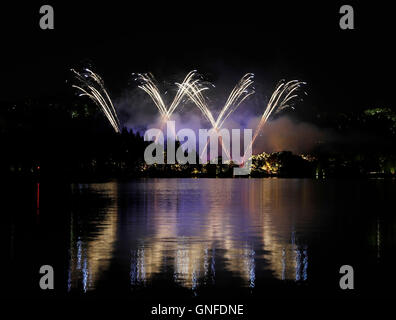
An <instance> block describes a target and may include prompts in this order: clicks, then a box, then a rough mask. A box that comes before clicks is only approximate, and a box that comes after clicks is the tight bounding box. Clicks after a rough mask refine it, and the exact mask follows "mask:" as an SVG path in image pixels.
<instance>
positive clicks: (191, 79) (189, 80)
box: [133, 70, 208, 122]
mask: <svg viewBox="0 0 396 320" xmlns="http://www.w3.org/2000/svg"><path fill="white" fill-rule="evenodd" d="M133 75H136V78H135V81H138V82H139V83H140V85H139V86H138V87H139V88H140V89H142V90H143V91H144V92H146V93H147V94H148V95H149V96H150V98H151V99H152V100H153V102H154V104H155V106H156V107H157V108H158V111H159V112H160V114H161V117H162V122H166V121H167V120H169V119H170V117H171V115H172V114H173V112H174V111H175V110H176V108H177V107H178V105H179V104H180V103H181V102H182V101H183V98H184V96H185V95H186V93H187V89H186V88H187V87H189V86H190V85H193V86H194V87H197V88H198V87H200V89H199V90H200V91H202V90H206V89H208V88H207V87H202V86H201V85H200V81H199V79H197V77H198V73H197V71H196V70H193V71H190V72H189V73H188V74H187V75H186V77H185V78H184V80H183V82H182V83H181V84H180V83H176V85H177V86H178V90H177V92H176V95H175V96H174V98H173V100H172V102H171V104H170V105H169V107H167V106H166V104H165V102H164V99H163V98H162V95H161V93H160V91H159V89H158V87H157V85H156V84H155V82H154V77H153V75H152V74H150V73H138V74H133Z"/></svg>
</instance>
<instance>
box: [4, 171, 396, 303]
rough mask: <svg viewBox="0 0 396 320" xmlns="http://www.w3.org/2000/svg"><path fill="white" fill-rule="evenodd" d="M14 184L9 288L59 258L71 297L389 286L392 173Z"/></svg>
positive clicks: (278, 293)
mask: <svg viewBox="0 0 396 320" xmlns="http://www.w3.org/2000/svg"><path fill="white" fill-rule="evenodd" d="M38 187H39V188H38ZM15 188H17V193H16V195H15V194H14V196H12V197H9V198H8V199H7V200H6V201H7V204H8V205H9V209H8V213H7V215H6V217H5V218H4V222H5V223H4V224H3V225H2V233H3V235H5V239H6V240H5V241H6V243H7V246H8V249H7V254H4V257H5V259H4V260H5V261H6V266H7V267H9V268H10V270H11V271H10V272H11V275H13V276H14V277H17V278H18V280H10V281H8V282H7V285H9V286H10V288H11V289H10V290H11V292H13V293H14V294H16V295H19V294H21V292H22V294H23V295H27V296H30V295H37V293H38V292H39V291H40V290H39V289H38V288H37V285H36V282H37V283H38V279H39V277H40V275H39V274H38V270H39V267H40V266H41V265H44V264H49V265H52V266H53V268H54V272H55V286H56V290H55V292H56V294H57V295H59V296H61V297H77V298H84V297H86V296H88V297H89V296H105V297H106V296H108V297H114V296H117V297H138V298H139V297H145V298H148V299H156V298H160V297H167V294H166V293H165V292H170V293H171V295H172V297H179V298H180V297H182V298H186V299H190V298H192V299H193V298H194V297H200V298H207V299H214V300H215V299H216V298H217V297H219V295H221V296H222V297H230V298H237V297H243V298H246V299H250V298H252V299H254V298H257V297H261V296H268V297H294V296H296V295H297V296H302V297H315V296H317V295H320V296H323V297H361V296H364V297H366V296H376V297H377V296H378V295H381V294H382V293H383V294H384V295H385V293H386V290H387V289H389V288H392V286H393V285H394V284H395V275H394V270H395V267H396V264H395V261H394V257H393V256H394V252H395V251H394V250H395V247H396V237H395V230H396V218H395V216H396V215H395V212H394V209H390V208H392V206H394V201H395V200H394V199H395V194H396V183H395V181H394V180H375V179H373V180H311V179H245V178H241V179H140V180H132V181H109V182H105V183H87V184H77V183H73V184H71V185H70V184H53V183H49V182H47V183H46V182H41V183H40V186H39V185H38V184H36V183H33V184H30V185H29V186H26V187H25V188H21V186H20V185H18V186H15ZM37 198H38V199H37ZM22 200H23V201H22ZM342 265H351V266H352V267H353V268H354V271H355V277H354V278H355V280H354V284H355V288H356V289H355V290H350V291H348V290H346V291H344V290H341V289H340V287H339V279H340V277H341V275H340V273H339V270H340V267H341V266H342ZM16 274H18V275H16ZM11 279H12V276H11ZM15 283H18V289H17V290H16V289H12V287H13V285H14V284H15ZM40 294H43V295H45V296H48V295H49V293H48V291H47V292H46V293H45V294H44V293H40ZM167 298H169V296H168V297H167Z"/></svg>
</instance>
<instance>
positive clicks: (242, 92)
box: [179, 73, 254, 159]
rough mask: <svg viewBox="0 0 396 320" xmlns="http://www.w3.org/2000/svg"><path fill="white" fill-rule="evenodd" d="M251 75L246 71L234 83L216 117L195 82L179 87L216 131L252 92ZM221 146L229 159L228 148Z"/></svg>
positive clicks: (252, 75)
mask: <svg viewBox="0 0 396 320" xmlns="http://www.w3.org/2000/svg"><path fill="white" fill-rule="evenodd" d="M253 77H254V74H252V73H247V74H245V75H244V76H243V77H242V78H241V79H240V80H239V82H238V83H237V84H236V85H235V87H234V88H233V89H232V91H231V93H230V95H229V96H228V98H227V100H226V103H225V104H224V106H223V108H222V109H221V111H220V113H219V115H218V116H217V119H215V118H214V117H213V114H212V112H211V111H210V109H209V107H208V106H207V103H206V100H205V97H204V96H203V94H202V91H203V89H202V88H200V87H198V86H197V85H196V83H194V82H191V83H184V84H180V85H179V88H180V87H182V86H184V88H185V90H186V93H187V95H188V96H189V98H190V100H191V101H193V102H194V103H195V105H196V106H197V107H198V108H199V109H200V110H201V111H202V113H203V115H204V116H205V118H206V119H207V120H208V121H209V122H210V124H211V125H212V129H214V130H215V131H216V132H217V133H218V132H219V131H220V129H221V128H222V126H223V124H224V122H225V121H226V120H227V118H228V117H229V116H230V115H231V113H233V112H234V111H235V110H236V109H237V108H238V107H239V106H240V105H241V103H242V102H243V101H245V100H246V99H247V98H248V97H249V96H250V95H252V94H253V93H254V90H253V88H252V85H253ZM207 145H208V143H206V146H205V148H204V150H203V151H202V153H204V152H206V148H207ZM222 148H223V150H224V151H225V153H226V155H227V157H228V159H230V154H229V150H227V148H226V147H225V146H224V145H223V144H222ZM201 157H202V155H201Z"/></svg>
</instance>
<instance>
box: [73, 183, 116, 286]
mask: <svg viewBox="0 0 396 320" xmlns="http://www.w3.org/2000/svg"><path fill="white" fill-rule="evenodd" d="M85 188H87V186H86V185H77V190H78V191H81V190H84V189H85ZM89 188H90V189H91V190H92V191H94V192H98V193H99V194H102V193H104V194H106V196H109V197H111V198H112V199H113V200H114V201H117V183H115V182H111V183H106V184H90V185H89ZM115 208H116V205H115V206H114V207H107V208H106V207H105V208H104V209H103V208H100V209H99V210H100V211H101V212H100V214H99V216H100V217H103V219H99V220H97V219H93V220H89V218H90V216H89V215H88V217H87V216H84V212H79V215H73V214H72V216H71V228H70V230H71V234H70V252H69V254H70V265H69V272H68V289H69V291H70V290H71V289H72V288H82V290H83V291H84V292H86V291H87V290H91V289H94V288H95V285H96V282H97V280H98V278H99V277H100V275H101V274H102V273H104V272H105V271H106V270H107V269H108V268H109V265H110V261H111V259H112V256H113V251H114V243H115V241H116V237H117V221H118V214H117V210H115ZM87 210H89V209H87ZM103 210H104V211H103ZM87 218H88V219H87ZM75 219H76V220H77V221H75ZM84 220H88V221H84ZM84 222H86V223H84ZM87 223H88V224H94V227H95V230H94V231H92V232H89V230H90V228H89V227H88V226H87Z"/></svg>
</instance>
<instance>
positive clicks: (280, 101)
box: [242, 80, 306, 163]
mask: <svg viewBox="0 0 396 320" xmlns="http://www.w3.org/2000/svg"><path fill="white" fill-rule="evenodd" d="M305 84H306V82H302V81H298V80H291V81H289V82H285V81H284V80H282V81H281V82H280V83H279V84H278V85H277V86H276V88H275V91H274V92H273V93H272V96H271V98H270V100H269V101H268V104H267V107H266V108H265V110H264V113H263V115H262V116H261V119H260V122H259V124H258V126H257V128H256V131H255V133H254V136H253V139H252V141H251V143H250V145H249V146H248V148H247V149H246V151H245V154H244V156H243V161H242V163H243V162H244V160H245V155H246V153H247V151H248V150H249V149H251V148H252V146H253V144H254V141H255V140H256V139H257V136H258V135H259V133H260V131H261V129H262V128H263V126H264V124H265V123H266V122H267V120H268V118H269V117H270V116H271V115H272V114H275V113H277V112H279V111H281V110H283V109H285V108H287V107H289V106H290V102H291V101H292V100H293V99H294V98H296V97H298V94H297V92H298V90H299V89H300V88H301V86H303V85H305Z"/></svg>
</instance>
